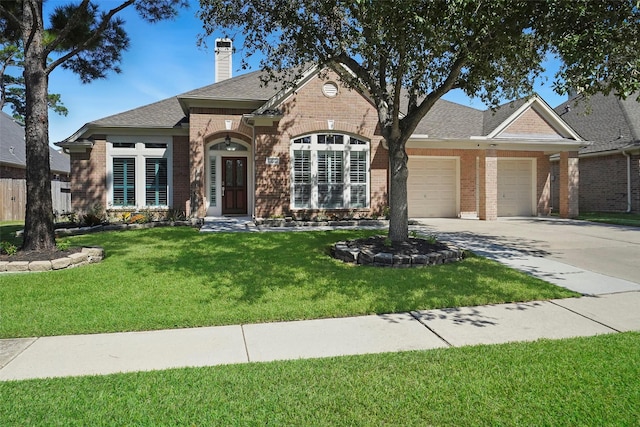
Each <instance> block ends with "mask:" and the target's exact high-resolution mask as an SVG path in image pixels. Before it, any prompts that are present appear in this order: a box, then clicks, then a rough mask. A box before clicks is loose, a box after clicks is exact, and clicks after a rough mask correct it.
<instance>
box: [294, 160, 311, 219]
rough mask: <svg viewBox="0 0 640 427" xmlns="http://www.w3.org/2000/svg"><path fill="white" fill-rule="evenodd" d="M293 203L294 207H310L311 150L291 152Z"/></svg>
mask: <svg viewBox="0 0 640 427" xmlns="http://www.w3.org/2000/svg"><path fill="white" fill-rule="evenodd" d="M293 205H294V206H295V207H296V208H310V207H311V152H310V151H305V150H296V151H294V152H293Z"/></svg>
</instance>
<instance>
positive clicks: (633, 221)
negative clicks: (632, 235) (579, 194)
mask: <svg viewBox="0 0 640 427" xmlns="http://www.w3.org/2000/svg"><path fill="white" fill-rule="evenodd" d="M578 219H583V220H585V221H592V222H603V223H606V224H616V225H628V226H632V227H640V214H633V213H624V212H586V213H581V214H580V216H578Z"/></svg>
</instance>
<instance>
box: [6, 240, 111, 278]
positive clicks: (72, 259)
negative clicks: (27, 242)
mask: <svg viewBox="0 0 640 427" xmlns="http://www.w3.org/2000/svg"><path fill="white" fill-rule="evenodd" d="M103 258H104V249H103V248H101V247H99V246H89V247H83V248H82V249H81V250H80V252H76V253H74V254H70V255H68V256H65V257H62V258H57V259H53V260H47V261H0V273H25V272H36V271H53V270H64V269H67V268H75V267H80V266H81V265H87V264H95V263H98V262H100V261H102V259H103Z"/></svg>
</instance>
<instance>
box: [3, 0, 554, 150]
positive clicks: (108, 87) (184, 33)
mask: <svg viewBox="0 0 640 427" xmlns="http://www.w3.org/2000/svg"><path fill="white" fill-rule="evenodd" d="M59 3H63V1H62V0H49V1H48V2H47V3H45V8H52V7H53V6H54V5H56V4H59ZM64 3H66V1H64ZM192 3H193V5H192V7H191V8H190V9H183V10H182V11H181V13H180V15H179V17H178V18H177V19H175V20H173V21H164V22H159V23H156V24H149V23H147V22H145V21H143V20H142V19H140V18H139V17H138V16H137V15H136V13H135V11H134V10H133V9H132V8H129V9H131V10H125V11H123V12H122V13H121V15H120V16H121V17H122V18H123V19H124V20H125V21H126V24H125V28H126V31H127V33H128V34H129V37H130V39H131V45H130V48H129V50H128V51H126V52H125V53H124V54H123V58H122V63H121V66H120V67H121V69H122V73H120V74H116V73H110V74H109V75H108V78H107V79H104V80H96V81H94V82H92V83H90V84H82V83H81V82H80V80H79V78H78V77H77V76H76V75H74V74H73V73H72V72H70V71H66V70H64V69H62V68H58V69H56V70H55V71H54V72H53V73H52V74H51V76H50V78H49V92H50V93H59V94H61V96H62V100H63V102H64V104H65V106H66V107H67V109H68V110H69V114H68V115H67V116H66V117H65V116H59V115H57V114H55V113H53V112H51V113H50V115H49V140H50V142H51V143H54V142H57V141H61V140H63V139H64V138H67V137H68V136H70V135H72V134H73V133H74V132H75V131H77V130H78V129H80V128H81V127H82V126H83V125H84V124H85V123H87V122H90V121H93V120H97V119H100V118H103V117H106V116H109V115H112V114H116V113H120V112H123V111H126V110H130V109H132V108H136V107H140V106H143V105H146V104H150V103H152V102H156V101H159V100H161V99H165V98H169V97H171V96H175V95H178V94H180V93H183V92H187V91H189V90H192V89H196V88H199V87H203V86H206V85H209V84H212V83H213V82H214V51H213V41H214V40H215V38H216V37H223V36H224V35H225V33H224V32H223V31H222V30H221V31H220V32H219V33H218V34H214V35H212V36H211V37H209V38H208V39H207V40H208V42H209V43H208V47H198V46H197V39H198V35H199V34H201V33H202V24H201V22H200V21H199V20H198V19H197V18H196V17H195V14H196V10H197V9H196V8H197V2H195V1H194V2H192ZM234 46H235V47H236V53H235V55H234V57H233V73H234V75H238V74H241V73H245V72H247V71H241V70H240V69H239V67H240V63H241V59H242V51H241V49H240V47H241V40H238V39H237V38H236V39H235V40H234ZM256 61H257V60H256ZM554 68H555V67H553V63H551V64H550V69H554ZM549 76H550V77H552V76H553V72H550V74H549ZM537 92H538V93H539V94H540V95H541V96H542V98H544V99H545V101H547V103H549V104H550V105H551V106H552V107H555V106H557V105H559V104H560V103H562V102H563V101H564V100H565V99H566V98H564V97H560V96H559V95H557V94H555V93H553V91H552V89H551V86H550V82H549V83H547V84H545V85H544V86H540V85H537ZM445 98H446V99H448V100H450V101H454V102H458V103H460V104H464V105H468V106H472V107H475V108H482V109H484V108H485V107H484V106H483V105H482V104H481V103H480V102H479V101H477V100H469V99H468V98H466V97H465V96H464V95H463V94H461V93H457V92H454V93H449V94H447V96H445ZM5 110H6V111H8V109H5Z"/></svg>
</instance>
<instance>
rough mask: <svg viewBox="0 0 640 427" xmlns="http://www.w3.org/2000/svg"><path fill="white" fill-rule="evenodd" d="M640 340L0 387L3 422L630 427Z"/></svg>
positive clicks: (639, 395)
mask: <svg viewBox="0 0 640 427" xmlns="http://www.w3.org/2000/svg"><path fill="white" fill-rule="evenodd" d="M638 378H640V334H639V333H624V334H615V335H602V336H597V337H590V338H575V339H568V340H559V341H547V340H543V341H537V342H533V343H516V344H504V345H496V346H476V347H463V348H452V349H441V350H431V351H423V352H410V353H395V354H393V353H392V354H379V355H366V356H352V357H342V358H332V359H315V360H297V361H287V362H272V363H254V364H245V365H230V366H219V367H212V368H193V369H175V370H168V371H159V372H142V373H132V374H118V375H110V376H103V377H77V378H62V379H49V380H28V381H17V382H7V383H0V395H1V396H3V399H0V424H2V425H3V426H12V425H65V426H74V425H78V426H85V425H92V426H94V425H95V426H101V425H145V426H146V425H149V426H151V425H153V426H156V425H158V426H159V425H202V426H205V425H207V426H209V425H211V426H235V425H242V426H245V425H246V426H253V425H256V426H264V425H276V426H280V425H287V426H289V425H290V426H334V425H337V426H344V425H358V426H380V425H393V426H395V425H398V426H399V425H403V426H404V425H420V426H427V425H438V426H448V425H451V426H454V425H455V426H471V425H473V426H485V425H486V426H489V425H490V426H494V425H508V426H532V425H535V426H586V425H593V426H631V425H639V424H640V412H638V402H640V381H638Z"/></svg>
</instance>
